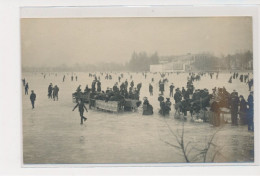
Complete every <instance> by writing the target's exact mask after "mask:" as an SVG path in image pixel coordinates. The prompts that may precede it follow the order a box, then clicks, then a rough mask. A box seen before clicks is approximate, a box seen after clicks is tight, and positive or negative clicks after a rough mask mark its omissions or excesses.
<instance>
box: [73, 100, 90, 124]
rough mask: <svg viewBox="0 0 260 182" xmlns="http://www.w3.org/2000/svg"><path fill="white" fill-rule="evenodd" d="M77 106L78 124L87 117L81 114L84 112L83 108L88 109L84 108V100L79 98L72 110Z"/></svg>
mask: <svg viewBox="0 0 260 182" xmlns="http://www.w3.org/2000/svg"><path fill="white" fill-rule="evenodd" d="M77 107H78V108H79V115H80V124H83V120H84V121H86V120H87V118H86V117H84V116H83V114H84V108H85V110H86V111H87V112H88V109H87V108H86V106H85V105H84V102H83V100H82V99H80V100H79V102H78V103H77V105H76V106H75V107H74V108H73V109H72V111H74V110H75V109H76V108H77Z"/></svg>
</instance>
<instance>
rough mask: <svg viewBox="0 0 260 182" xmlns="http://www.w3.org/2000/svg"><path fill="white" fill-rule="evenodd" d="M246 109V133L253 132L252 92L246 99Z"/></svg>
mask: <svg viewBox="0 0 260 182" xmlns="http://www.w3.org/2000/svg"><path fill="white" fill-rule="evenodd" d="M247 104H248V106H249V108H248V114H247V116H248V131H254V96H253V92H252V91H251V92H250V95H249V96H248V98H247Z"/></svg>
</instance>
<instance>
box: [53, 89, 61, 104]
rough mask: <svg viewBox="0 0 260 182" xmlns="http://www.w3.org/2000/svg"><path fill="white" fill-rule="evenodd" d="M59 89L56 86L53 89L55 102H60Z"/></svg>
mask: <svg viewBox="0 0 260 182" xmlns="http://www.w3.org/2000/svg"><path fill="white" fill-rule="evenodd" d="M59 90H60V89H59V87H58V86H57V85H55V86H54V87H53V100H54V101H55V99H56V100H58V99H59Z"/></svg>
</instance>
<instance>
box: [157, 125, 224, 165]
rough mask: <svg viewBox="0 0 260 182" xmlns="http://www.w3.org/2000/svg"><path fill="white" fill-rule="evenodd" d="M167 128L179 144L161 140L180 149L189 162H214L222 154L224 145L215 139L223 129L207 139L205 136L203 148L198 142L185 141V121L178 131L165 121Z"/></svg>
mask: <svg viewBox="0 0 260 182" xmlns="http://www.w3.org/2000/svg"><path fill="white" fill-rule="evenodd" d="M165 123H166V126H167V128H168V129H169V131H170V133H171V134H172V135H173V136H174V138H175V140H176V142H177V145H175V144H173V143H170V142H167V141H165V140H162V139H161V138H160V140H161V141H162V142H164V143H165V144H167V145H169V146H171V147H173V148H176V149H178V151H179V152H180V155H182V156H183V157H184V159H185V161H186V162H187V163H189V162H199V161H201V162H204V163H205V162H214V160H215V158H216V156H217V155H218V154H221V153H220V151H221V150H222V149H223V147H219V146H217V145H216V144H215V143H214V142H213V140H214V138H215V136H216V135H217V133H218V132H219V131H220V130H221V129H222V128H218V129H217V130H216V131H215V132H214V133H213V134H212V135H211V136H210V137H209V139H207V137H205V145H204V146H203V147H202V148H198V147H197V144H196V143H195V142H192V141H185V127H184V122H182V129H181V131H179V130H178V129H177V131H176V132H174V131H173V130H172V128H171V127H170V126H169V124H168V123H167V121H165Z"/></svg>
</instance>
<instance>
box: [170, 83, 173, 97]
mask: <svg viewBox="0 0 260 182" xmlns="http://www.w3.org/2000/svg"><path fill="white" fill-rule="evenodd" d="M173 89H174V85H173V83H172V84H171V86H170V97H173Z"/></svg>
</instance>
